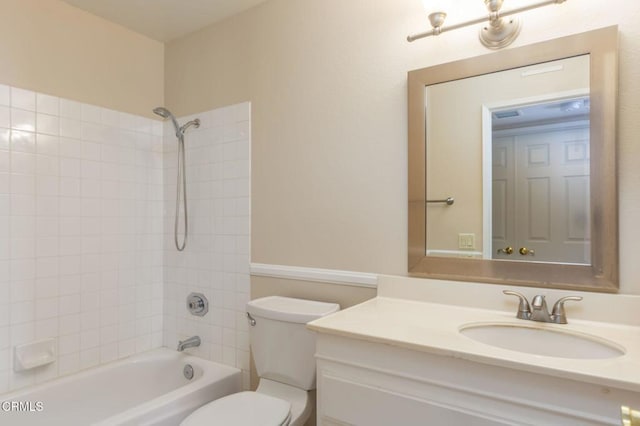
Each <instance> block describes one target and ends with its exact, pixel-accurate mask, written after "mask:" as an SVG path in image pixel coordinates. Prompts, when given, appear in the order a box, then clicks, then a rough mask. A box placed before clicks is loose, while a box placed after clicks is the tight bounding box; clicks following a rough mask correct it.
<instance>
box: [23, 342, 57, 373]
mask: <svg viewBox="0 0 640 426" xmlns="http://www.w3.org/2000/svg"><path fill="white" fill-rule="evenodd" d="M55 360H56V341H55V339H43V340H38V341H35V342H31V343H25V344H24V345H19V346H16V347H14V349H13V371H15V372H16V373H19V372H20V371H25V370H31V369H32V368H36V367H40V366H43V365H47V364H51V363H52V362H54V361H55Z"/></svg>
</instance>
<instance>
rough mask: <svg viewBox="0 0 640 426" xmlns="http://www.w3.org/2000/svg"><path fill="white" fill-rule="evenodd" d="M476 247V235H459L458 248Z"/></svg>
mask: <svg viewBox="0 0 640 426" xmlns="http://www.w3.org/2000/svg"><path fill="white" fill-rule="evenodd" d="M475 247H476V234H458V248H461V249H473V248H475Z"/></svg>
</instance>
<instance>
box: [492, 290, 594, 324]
mask: <svg viewBox="0 0 640 426" xmlns="http://www.w3.org/2000/svg"><path fill="white" fill-rule="evenodd" d="M503 293H504V294H506V295H508V296H516V297H518V298H519V299H520V304H519V305H518V313H517V314H516V317H517V318H520V319H523V320H531V321H538V322H553V323H556V324H566V323H567V314H566V312H565V310H564V303H565V302H567V301H570V300H575V301H580V300H582V297H580V296H567V297H563V298H561V299H559V300H558V301H557V302H556V303H555V304H554V305H553V309H552V310H551V313H549V310H548V308H547V301H546V299H545V297H544V296H543V295H540V294H538V295H537V296H535V297H534V298H533V300H531V305H529V302H528V301H527V298H526V297H524V296H523V295H522V294H520V293H518V292H516V291H511V290H504V291H503Z"/></svg>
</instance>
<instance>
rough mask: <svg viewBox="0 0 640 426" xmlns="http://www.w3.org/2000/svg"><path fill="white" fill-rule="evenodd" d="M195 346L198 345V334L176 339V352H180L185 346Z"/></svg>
mask: <svg viewBox="0 0 640 426" xmlns="http://www.w3.org/2000/svg"><path fill="white" fill-rule="evenodd" d="M197 346H200V337H199V336H193V337H189V338H188V339H186V340H180V341H178V349H177V350H178V352H182V351H184V350H185V349H187V348H195V347H197Z"/></svg>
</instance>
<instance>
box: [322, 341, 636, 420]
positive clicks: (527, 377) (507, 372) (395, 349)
mask: <svg viewBox="0 0 640 426" xmlns="http://www.w3.org/2000/svg"><path fill="white" fill-rule="evenodd" d="M397 332H398V334H399V335H401V334H402V332H403V330H398V331H397ZM517 356H518V354H517V353H516V354H515V355H514V360H513V361H514V363H513V364H511V363H510V362H508V361H505V362H504V365H503V366H500V365H490V364H491V363H488V364H484V363H482V362H477V361H470V360H466V359H461V358H460V357H456V356H455V355H452V354H451V353H449V352H445V351H443V352H442V353H438V352H437V351H433V350H431V351H429V352H425V351H422V350H420V348H415V350H414V349H413V348H410V347H406V345H398V346H396V345H394V344H389V343H378V342H374V341H368V340H366V339H364V340H363V339H358V338H352V337H348V336H341V335H336V334H328V333H322V332H320V333H318V336H317V350H316V359H317V380H318V383H317V389H318V390H317V395H318V396H317V398H318V399H317V401H318V417H317V421H318V424H319V425H327V426H329V425H330V426H335V425H341V426H343V425H363V426H390V425H403V426H410V425H446V426H458V425H459V426H462V425H465V426H467V425H473V426H497V425H536V426H541V425H558V426H572V425H575V426H578V425H579V426H588V425H620V424H621V421H620V406H621V405H629V406H638V405H640V404H639V403H640V393H638V392H632V391H629V390H624V389H616V388H615V387H611V386H608V385H607V384H606V383H600V382H598V381H592V382H591V383H586V382H581V381H577V380H575V379H568V378H563V377H562V372H557V373H554V374H553V375H549V374H543V373H540V372H535V371H534V370H530V371H527V367H526V366H524V367H523V366H522V364H517V361H518V359H517ZM576 362H578V363H579V362H590V361H586V360H576ZM600 362H607V361H606V360H600ZM516 364H517V365H516ZM595 383H600V384H595Z"/></svg>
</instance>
